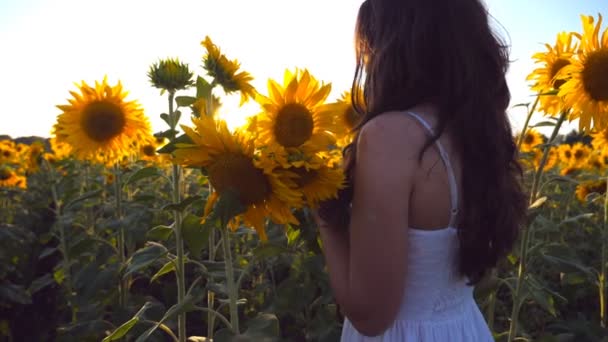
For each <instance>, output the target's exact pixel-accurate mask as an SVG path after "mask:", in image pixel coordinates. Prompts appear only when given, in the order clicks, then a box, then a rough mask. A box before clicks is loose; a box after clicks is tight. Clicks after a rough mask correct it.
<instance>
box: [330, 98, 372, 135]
mask: <svg viewBox="0 0 608 342" xmlns="http://www.w3.org/2000/svg"><path fill="white" fill-rule="evenodd" d="M358 96H359V100H358V103H359V104H364V101H363V94H362V92H361V91H360V92H358ZM327 110H328V111H330V112H333V113H334V114H333V116H334V117H335V119H336V121H337V122H336V123H337V125H338V127H339V128H341V130H340V131H339V132H336V135H337V137H338V141H337V145H338V146H340V147H344V146H346V145H348V144H350V143H351V142H352V140H353V138H354V136H355V134H354V132H353V130H354V129H355V128H356V127H357V125H358V124H359V123H360V122H361V119H362V116H361V114H359V113H358V112H357V110H356V109H355V108H354V106H353V101H352V95H351V93H350V92H349V91H346V92H344V93H343V94H342V97H341V98H340V99H338V101H336V102H335V103H331V104H328V105H327ZM330 115H332V114H330Z"/></svg>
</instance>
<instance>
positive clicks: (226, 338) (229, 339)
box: [213, 328, 248, 342]
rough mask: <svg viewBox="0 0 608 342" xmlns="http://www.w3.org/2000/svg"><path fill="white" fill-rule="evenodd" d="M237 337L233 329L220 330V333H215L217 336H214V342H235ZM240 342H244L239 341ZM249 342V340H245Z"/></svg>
mask: <svg viewBox="0 0 608 342" xmlns="http://www.w3.org/2000/svg"><path fill="white" fill-rule="evenodd" d="M235 337H236V335H235V334H234V332H233V331H232V330H231V329H228V328H224V329H220V330H218V331H216V332H215V334H213V341H214V342H235V341H237V339H236V338H235ZM238 341H239V342H242V340H238ZM245 341H248V340H245Z"/></svg>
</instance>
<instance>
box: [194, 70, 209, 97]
mask: <svg viewBox="0 0 608 342" xmlns="http://www.w3.org/2000/svg"><path fill="white" fill-rule="evenodd" d="M211 90H213V87H212V86H211V84H209V82H207V81H206V80H205V79H204V78H202V77H201V76H198V77H197V78H196V97H197V98H199V99H200V98H205V99H208V98H209V97H210V96H211Z"/></svg>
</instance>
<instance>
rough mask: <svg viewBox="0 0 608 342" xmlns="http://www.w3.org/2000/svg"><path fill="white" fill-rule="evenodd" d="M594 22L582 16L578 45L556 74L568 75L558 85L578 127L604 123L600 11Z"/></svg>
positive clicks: (607, 48)
mask: <svg viewBox="0 0 608 342" xmlns="http://www.w3.org/2000/svg"><path fill="white" fill-rule="evenodd" d="M598 17H599V18H598V20H597V24H595V20H594V18H593V16H582V21H583V34H582V38H581V44H580V49H579V51H578V53H577V54H576V56H575V58H573V59H572V63H571V64H570V65H567V66H565V67H564V68H563V69H562V70H561V71H560V74H561V75H562V77H563V78H566V79H568V81H567V82H566V83H564V84H563V85H562V86H561V87H560V91H559V96H563V98H564V105H565V107H566V108H572V113H571V115H570V119H571V120H573V119H579V130H580V131H581V132H584V131H589V130H591V129H592V128H594V127H595V128H596V129H603V128H605V127H607V126H608V29H604V32H603V33H601V25H602V15H601V14H600V15H598Z"/></svg>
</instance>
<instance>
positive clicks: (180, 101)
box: [175, 96, 197, 107]
mask: <svg viewBox="0 0 608 342" xmlns="http://www.w3.org/2000/svg"><path fill="white" fill-rule="evenodd" d="M196 100H197V99H196V97H192V96H176V97H175V102H176V103H177V105H178V106H179V107H188V106H192V105H193V104H194V103H195V102H196Z"/></svg>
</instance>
